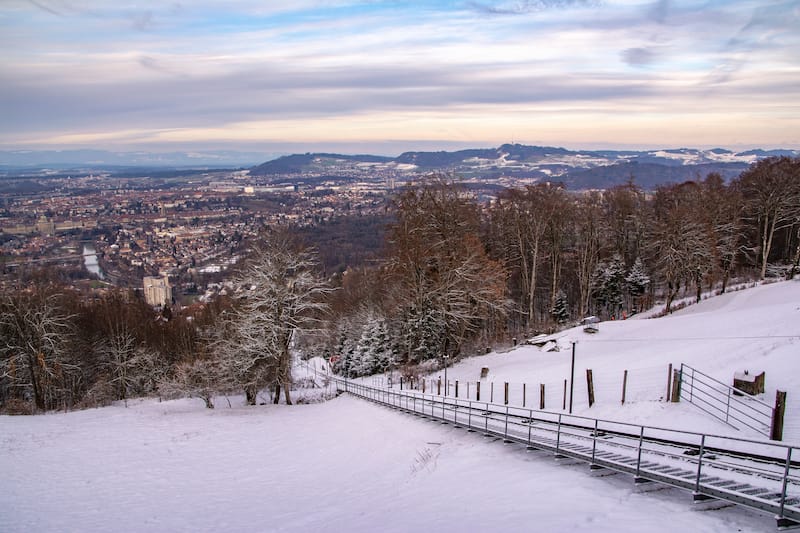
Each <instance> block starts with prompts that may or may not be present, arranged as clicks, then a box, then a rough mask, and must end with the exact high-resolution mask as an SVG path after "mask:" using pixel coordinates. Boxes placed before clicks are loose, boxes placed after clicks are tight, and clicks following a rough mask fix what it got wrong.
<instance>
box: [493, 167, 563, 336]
mask: <svg viewBox="0 0 800 533" xmlns="http://www.w3.org/2000/svg"><path fill="white" fill-rule="evenodd" d="M564 195H565V193H564V190H563V187H562V186H561V185H552V184H549V183H547V184H539V185H535V186H528V187H526V188H525V189H511V190H508V191H504V192H503V193H501V194H500V195H499V196H498V198H497V201H496V202H495V204H494V206H493V207H492V220H493V221H494V223H495V224H498V225H500V227H501V230H500V231H499V232H498V233H499V238H500V239H501V244H499V247H500V248H501V250H502V255H501V256H502V257H503V259H504V260H505V264H506V265H507V266H508V267H509V268H511V269H513V270H514V271H515V278H517V279H518V280H519V284H520V292H521V295H520V296H521V298H522V301H520V302H518V303H519V307H520V308H521V309H522V310H523V313H524V315H525V319H526V325H527V326H528V327H531V326H532V325H533V324H534V323H535V322H536V317H537V307H536V293H537V290H538V289H539V276H540V267H541V265H542V263H543V262H544V260H545V258H546V240H547V232H548V229H553V228H552V226H551V222H552V221H553V220H557V219H558V218H559V217H558V216H557V215H558V214H559V212H558V211H559V209H560V208H562V207H563V205H564V203H565V202H564ZM556 228H557V229H558V230H559V231H557V232H556V233H555V234H554V236H555V237H557V238H559V239H560V237H561V233H560V230H561V229H562V227H561V226H560V225H556ZM558 253H559V254H560V250H559V252H558ZM558 258H560V255H558ZM557 272H558V269H554V271H553V274H555V276H554V278H555V281H556V282H557ZM552 281H554V279H552V278H551V282H552ZM551 304H552V302H549V305H545V306H544V307H545V309H541V310H540V311H541V312H539V313H538V314H539V315H541V316H544V317H547V316H548V314H549V313H548V312H549V310H550V308H551V307H552V305H551Z"/></svg>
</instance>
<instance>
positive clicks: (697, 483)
mask: <svg viewBox="0 0 800 533" xmlns="http://www.w3.org/2000/svg"><path fill="white" fill-rule="evenodd" d="M705 447H706V436H705V435H703V436H702V437H701V438H700V455H698V456H697V479H696V480H695V482H694V492H695V493H698V492H700V469H701V468H702V467H703V451H704V450H705Z"/></svg>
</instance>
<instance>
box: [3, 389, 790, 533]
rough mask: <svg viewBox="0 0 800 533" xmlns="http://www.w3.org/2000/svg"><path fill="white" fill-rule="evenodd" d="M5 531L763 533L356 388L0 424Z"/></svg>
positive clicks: (758, 525)
mask: <svg viewBox="0 0 800 533" xmlns="http://www.w3.org/2000/svg"><path fill="white" fill-rule="evenodd" d="M0 430H1V434H2V436H0V471H2V479H3V483H2V487H3V489H2V496H0V530H2V531H8V532H17V531H19V532H31V531H37V532H43V531H80V532H95V531H96V532H100V531H136V532H141V531H295V532H308V531H365V532H366V531H370V532H371V531H416V530H425V531H654V532H657V531H664V532H667V531H670V532H671V531H676V530H677V531H692V532H712V531H714V532H728V531H737V530H738V531H763V530H768V529H770V528H771V527H772V526H773V524H774V522H773V521H772V520H771V519H770V518H769V517H764V516H761V515H757V514H754V513H750V512H747V511H744V510H740V509H730V508H729V509H725V510H722V511H716V512H700V508H698V507H694V506H693V505H692V504H691V501H690V496H689V495H688V494H686V493H681V492H679V491H676V490H671V489H669V490H661V491H658V492H655V493H637V492H636V491H635V490H634V486H633V483H632V481H631V479H630V478H628V477H626V476H621V475H620V476H609V477H603V478H594V477H591V476H590V475H589V472H588V468H587V467H586V466H585V465H565V464H558V463H556V462H555V461H554V460H553V458H552V456H550V455H547V454H545V453H543V452H526V451H525V450H524V448H522V447H518V446H504V445H503V444H502V443H500V442H490V441H489V440H487V439H485V438H483V437H480V436H477V435H476V434H470V433H467V432H465V431H464V430H463V429H455V428H452V427H450V426H445V425H441V424H439V423H435V422H431V421H425V420H421V419H419V418H415V417H413V416H410V415H405V414H401V413H398V412H394V411H390V410H388V409H383V408H381V407H378V406H375V405H372V404H369V403H367V402H363V401H360V400H357V399H354V398H350V397H339V398H337V399H335V400H332V401H330V402H326V403H323V404H312V405H298V406H293V407H287V406H284V405H280V406H272V405H270V406H258V407H253V408H246V407H234V408H232V409H228V408H227V407H226V408H218V409H216V410H213V411H210V410H206V409H204V408H203V406H202V402H200V401H197V400H195V401H192V400H182V401H173V402H165V403H158V402H157V401H155V400H146V401H142V402H139V403H133V404H132V405H131V407H129V408H127V409H126V408H124V407H122V406H115V407H109V408H104V409H97V410H90V411H82V412H75V413H68V414H51V415H44V416H37V417H14V418H10V417H4V418H0Z"/></svg>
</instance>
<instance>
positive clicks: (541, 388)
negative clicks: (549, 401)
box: [539, 383, 544, 409]
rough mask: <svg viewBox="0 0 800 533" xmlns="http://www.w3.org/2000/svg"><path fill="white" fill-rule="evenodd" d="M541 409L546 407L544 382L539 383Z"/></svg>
mask: <svg viewBox="0 0 800 533" xmlns="http://www.w3.org/2000/svg"><path fill="white" fill-rule="evenodd" d="M539 409H544V383H540V384H539Z"/></svg>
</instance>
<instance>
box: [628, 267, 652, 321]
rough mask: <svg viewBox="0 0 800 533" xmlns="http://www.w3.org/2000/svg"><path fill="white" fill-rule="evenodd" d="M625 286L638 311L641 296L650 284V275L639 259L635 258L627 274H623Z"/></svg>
mask: <svg viewBox="0 0 800 533" xmlns="http://www.w3.org/2000/svg"><path fill="white" fill-rule="evenodd" d="M625 286H626V287H627V289H628V294H630V296H631V298H632V299H633V302H634V305H635V308H636V311H637V312H638V311H640V309H639V305H640V304H641V297H642V296H643V295H644V293H645V292H646V291H647V287H649V286H650V276H648V275H647V272H645V270H644V266H643V265H642V260H641V259H639V258H637V259H636V261H635V262H634V263H633V266H632V267H631V269H630V271H629V272H628V275H627V276H625Z"/></svg>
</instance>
